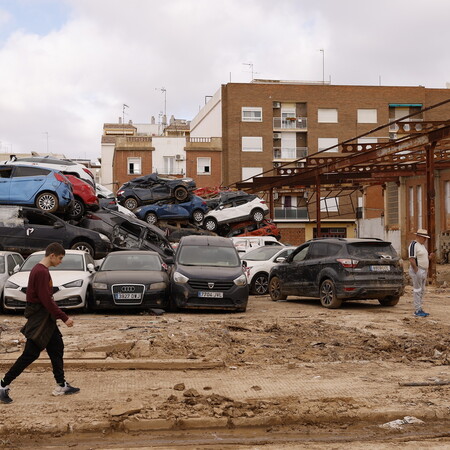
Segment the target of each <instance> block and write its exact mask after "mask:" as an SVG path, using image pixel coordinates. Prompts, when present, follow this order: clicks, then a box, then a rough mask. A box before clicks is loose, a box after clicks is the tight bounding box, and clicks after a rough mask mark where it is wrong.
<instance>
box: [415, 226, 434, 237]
mask: <svg viewBox="0 0 450 450" xmlns="http://www.w3.org/2000/svg"><path fill="white" fill-rule="evenodd" d="M414 234H416V235H417V236H422V237H424V238H427V239H430V236H428V230H425V228H419V229H418V230H417V231H416V233H414Z"/></svg>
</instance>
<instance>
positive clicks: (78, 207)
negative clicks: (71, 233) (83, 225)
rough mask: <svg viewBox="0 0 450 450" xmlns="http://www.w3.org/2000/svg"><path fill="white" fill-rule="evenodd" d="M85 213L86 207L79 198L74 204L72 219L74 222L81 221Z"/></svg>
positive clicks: (71, 212)
mask: <svg viewBox="0 0 450 450" xmlns="http://www.w3.org/2000/svg"><path fill="white" fill-rule="evenodd" d="M85 212H86V207H85V206H84V203H83V201H82V200H80V199H79V198H76V199H75V201H74V202H73V208H72V211H70V218H71V219H74V220H77V219H81V218H82V217H83V216H84V213H85Z"/></svg>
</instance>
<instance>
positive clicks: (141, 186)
mask: <svg viewBox="0 0 450 450" xmlns="http://www.w3.org/2000/svg"><path fill="white" fill-rule="evenodd" d="M195 187H196V186H195V181H194V180H193V179H192V178H162V177H159V176H158V174H156V173H152V174H150V175H145V176H143V177H139V178H134V179H133V180H130V181H128V182H126V183H124V184H123V185H122V186H121V187H120V188H119V190H118V191H117V200H118V202H119V203H120V204H121V205H123V206H125V208H128V209H130V210H133V209H136V208H137V207H138V206H141V205H148V204H150V203H155V202H157V201H160V200H167V199H173V200H176V201H178V202H185V201H186V200H187V199H188V198H189V194H190V193H191V192H192V191H193V190H194V189H195Z"/></svg>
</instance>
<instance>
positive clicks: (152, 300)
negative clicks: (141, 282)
mask: <svg viewBox="0 0 450 450" xmlns="http://www.w3.org/2000/svg"><path fill="white" fill-rule="evenodd" d="M93 297H94V298H93V301H92V304H90V305H89V306H90V308H91V309H148V308H163V309H165V308H167V306H168V304H169V295H168V291H167V290H164V289H160V290H151V291H146V292H145V293H144V296H143V298H141V299H139V300H128V301H123V300H121V301H120V302H117V301H116V300H115V299H114V298H113V295H112V293H111V291H110V290H104V289H94V291H93Z"/></svg>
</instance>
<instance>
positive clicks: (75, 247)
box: [70, 241, 94, 257]
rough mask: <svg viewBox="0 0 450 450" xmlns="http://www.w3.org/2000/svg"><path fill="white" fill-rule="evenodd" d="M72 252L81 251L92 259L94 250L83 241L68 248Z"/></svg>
mask: <svg viewBox="0 0 450 450" xmlns="http://www.w3.org/2000/svg"><path fill="white" fill-rule="evenodd" d="M70 248H71V249H72V250H81V251H83V252H86V253H89V254H90V255H91V256H92V257H94V249H93V247H92V245H91V244H88V243H87V242H84V241H79V242H75V243H74V244H72V246H71V247H70Z"/></svg>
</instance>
